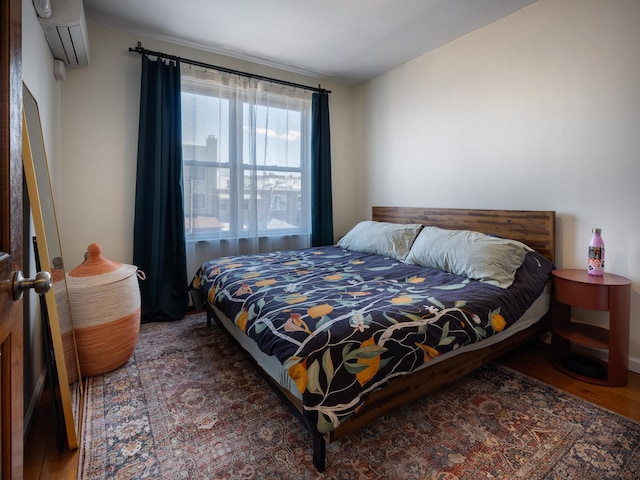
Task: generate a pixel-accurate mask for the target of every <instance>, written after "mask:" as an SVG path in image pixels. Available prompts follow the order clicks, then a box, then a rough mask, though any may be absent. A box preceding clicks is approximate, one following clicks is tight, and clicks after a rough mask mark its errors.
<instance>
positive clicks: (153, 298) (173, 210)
mask: <svg viewBox="0 0 640 480" xmlns="http://www.w3.org/2000/svg"><path fill="white" fill-rule="evenodd" d="M180 109H181V102H180V66H179V64H178V63H177V62H165V61H163V60H161V59H157V60H155V61H152V60H150V59H149V57H148V56H147V55H142V80H141V86H140V122H139V127H138V166H137V173H136V200H135V201H136V203H135V219H134V229H133V263H134V264H135V265H136V266H137V267H138V268H139V269H140V270H142V271H143V272H144V273H145V275H146V280H143V281H141V282H140V294H141V297H142V321H143V322H151V321H164V320H178V319H181V318H182V317H184V315H185V313H186V312H187V307H188V303H189V292H188V280H187V261H186V250H185V238H184V206H183V200H182V123H181V110H180Z"/></svg>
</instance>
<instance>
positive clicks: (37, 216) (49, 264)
mask: <svg viewBox="0 0 640 480" xmlns="http://www.w3.org/2000/svg"><path fill="white" fill-rule="evenodd" d="M23 90H24V95H23V108H22V131H23V134H22V163H23V166H24V174H25V180H26V183H27V190H28V193H29V201H30V203H31V212H32V216H33V224H34V228H35V233H36V240H37V243H38V257H39V260H40V266H41V267H42V270H46V271H48V272H49V273H50V274H51V276H52V278H53V277H54V272H53V271H52V270H53V261H52V260H53V259H51V258H50V253H49V252H50V246H51V245H53V243H52V242H57V244H56V245H57V246H58V249H59V251H60V259H62V246H61V243H60V233H59V229H58V221H57V218H56V210H55V203H54V201H53V190H52V188H51V177H50V173H49V165H48V161H47V155H46V149H45V147H44V138H43V134H42V124H41V121H40V111H39V108H38V102H37V101H36V99H35V97H34V96H33V95H32V94H31V92H30V91H29V89H28V87H27V86H26V85H25V84H24V83H23ZM27 102H30V103H31V102H32V103H33V106H31V105H29V106H28V107H27ZM33 110H35V113H32V111H33ZM34 142H41V145H37V146H36V147H37V149H33V148H32V145H35V143H34ZM34 150H36V151H35V153H36V154H38V151H39V150H41V151H42V157H43V158H42V159H36V158H34V156H33V155H34ZM36 161H41V162H44V168H42V165H41V170H42V171H46V175H45V174H44V173H42V172H41V173H40V176H41V177H45V176H46V178H40V179H38V178H37V175H36V171H37V170H36V166H35V162H36ZM45 195H49V197H50V203H51V205H50V206H51V208H52V209H53V217H54V218H52V219H48V220H49V222H51V221H52V222H53V223H52V225H53V227H51V226H50V227H49V230H51V231H49V232H47V230H46V228H45V219H44V217H43V209H42V203H41V199H42V198H43V196H45ZM47 201H48V200H47ZM53 230H55V232H54V231H53ZM61 266H62V274H63V275H62V277H63V278H62V279H63V280H64V282H66V277H65V275H66V272H65V270H64V263H63V262H62V265H61ZM56 269H57V268H56ZM55 283H56V282H55V279H54V282H53V283H52V286H51V288H50V289H49V291H48V292H47V293H46V294H45V304H46V307H47V312H46V315H48V319H49V322H48V323H49V330H50V335H51V343H52V347H53V354H54V357H55V367H56V373H57V377H58V385H57V387H58V388H59V395H60V402H61V404H62V413H63V417H64V425H65V430H66V438H67V445H68V446H69V449H72V450H73V449H76V448H78V444H79V438H80V429H81V425H82V413H83V412H82V410H83V403H84V402H83V400H84V396H83V393H84V388H83V384H82V375H81V372H80V364H79V361H78V352H77V348H76V343H75V336H74V330H73V323H72V322H71V312H70V311H69V312H68V315H69V317H68V318H69V324H70V328H71V335H72V337H71V338H72V343H73V352H72V353H73V355H72V356H73V357H74V360H75V367H76V369H77V370H76V372H74V373H77V377H78V378H77V385H76V386H75V388H76V389H77V395H76V398H75V399H74V400H75V401H72V397H71V388H70V384H69V372H68V370H67V365H66V356H65V351H64V344H63V340H62V333H63V332H62V329H61V326H60V325H61V324H60V315H59V310H58V301H57V299H56V293H55V288H54V285H55ZM65 289H66V287H65ZM64 294H65V295H67V302H66V307H67V308H69V302H68V292H67V291H66V290H65V292H64ZM61 303H63V302H61ZM44 314H45V312H43V315H44ZM43 334H44V335H46V334H47V333H46V332H43ZM51 394H52V395H55V394H56V392H51ZM74 407H75V408H74ZM74 410H75V411H74Z"/></svg>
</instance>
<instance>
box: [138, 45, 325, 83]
mask: <svg viewBox="0 0 640 480" xmlns="http://www.w3.org/2000/svg"><path fill="white" fill-rule="evenodd" d="M129 51H130V52H135V53H138V54H140V55H143V54H145V55H151V56H153V57H159V58H164V59H167V60H173V61H175V62H180V63H187V64H189V65H196V66H198V67H204V68H211V69H213V70H218V71H220V72H226V73H232V74H234V75H240V76H241V77H248V78H255V79H257V80H265V81H267V82H271V83H279V84H281V85H287V86H289V87H296V88H302V89H304V90H312V91H314V92H318V93H331V90H325V89H324V88H322V87H320V86H319V85H318V87H309V86H308V85H301V84H299V83H293V82H287V81H286V80H278V79H277V78H270V77H263V76H262V75H254V74H253V73H246V72H240V71H239V70H232V69H230V68H224V67H218V66H216V65H210V64H208V63H203V62H199V61H197V60H189V59H188V58H182V57H177V56H175V55H169V54H167V53H162V52H154V51H153V50H147V49H146V48H143V47H142V44H141V43H140V42H138V46H136V47H135V48H131V47H129Z"/></svg>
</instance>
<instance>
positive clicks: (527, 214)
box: [207, 207, 555, 472]
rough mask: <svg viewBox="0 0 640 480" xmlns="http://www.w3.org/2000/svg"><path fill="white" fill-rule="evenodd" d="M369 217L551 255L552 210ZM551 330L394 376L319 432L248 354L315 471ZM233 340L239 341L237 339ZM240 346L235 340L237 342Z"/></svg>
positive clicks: (537, 328) (427, 211)
mask: <svg viewBox="0 0 640 480" xmlns="http://www.w3.org/2000/svg"><path fill="white" fill-rule="evenodd" d="M372 220H376V221H381V222H392V223H420V224H423V225H431V226H436V227H441V228H447V229H457V230H474V231H478V232H482V233H486V234H491V235H498V236H502V237H507V238H512V239H514V240H519V241H521V242H523V243H526V244H527V245H529V246H530V247H531V248H533V249H534V250H536V251H537V252H539V253H541V254H542V255H544V256H545V257H547V258H549V259H550V260H551V261H554V257H555V212H553V211H526V210H478V209H451V208H415V207H373V209H372ZM212 319H213V320H215V321H216V323H217V324H218V325H219V326H220V327H221V328H222V329H223V331H225V332H226V333H228V334H229V336H230V337H231V338H232V339H233V340H234V341H235V339H234V338H233V336H232V335H231V334H230V333H229V332H228V331H227V330H226V329H225V327H224V325H223V323H222V322H220V321H219V320H218V315H217V313H216V312H215V311H214V310H213V309H212V307H211V306H210V305H209V304H208V303H207V324H211V320H212ZM548 330H549V314H548V313H547V315H545V317H544V318H543V319H542V320H541V321H539V322H536V323H535V324H533V325H532V326H530V327H529V328H527V329H525V330H522V331H520V332H518V333H516V334H514V335H512V336H511V337H509V338H507V339H505V340H503V341H502V342H499V343H497V344H493V345H490V346H488V347H485V348H482V349H479V350H473V351H471V352H466V353H462V354H458V355H455V356H453V357H450V358H448V359H446V360H443V361H441V362H439V363H436V364H434V365H432V366H427V367H426V368H423V369H421V370H418V371H417V372H414V373H411V374H408V375H405V376H403V377H400V378H397V379H395V380H393V381H391V382H390V383H388V384H387V385H386V386H384V387H383V388H380V389H379V390H376V391H375V392H373V393H371V394H370V395H369V396H368V397H367V400H366V402H365V404H364V405H363V406H362V408H361V409H360V410H359V411H358V413H357V414H356V415H354V416H352V417H350V418H349V419H348V420H346V421H344V422H342V423H341V424H340V425H339V426H338V427H337V428H336V429H335V430H334V431H332V432H329V433H327V434H324V435H322V434H320V433H318V431H317V430H316V429H315V426H314V425H310V424H309V423H308V422H307V420H306V419H305V417H304V415H303V413H302V402H301V401H300V399H298V398H296V397H295V396H293V395H292V394H291V393H290V392H289V391H288V390H286V389H284V388H283V387H281V386H280V385H279V384H278V383H277V382H276V381H274V380H273V379H272V378H271V377H270V376H269V375H267V374H266V373H265V372H264V371H263V370H262V368H261V367H260V365H259V364H258V363H257V362H256V361H255V360H254V359H253V358H252V357H251V356H250V355H249V354H248V353H247V352H245V353H247V356H248V357H249V358H250V359H251V360H252V361H253V363H254V364H255V365H256V367H257V368H258V370H259V371H260V372H261V373H262V374H263V376H264V378H265V379H266V380H267V381H268V383H269V384H270V385H271V386H272V388H273V389H274V390H275V391H276V393H278V394H279V395H280V396H281V397H282V398H283V400H284V401H285V403H286V404H287V405H288V406H289V407H290V408H291V410H292V412H293V413H294V414H295V415H296V416H297V417H298V418H299V419H300V420H301V421H302V423H303V424H304V425H305V427H306V428H307V429H308V430H309V432H310V433H311V437H312V440H313V464H314V465H315V467H316V468H317V469H318V471H320V472H323V471H324V469H325V463H326V461H325V450H326V443H327V442H332V441H334V440H338V439H339V438H341V437H343V436H345V435H348V434H349V433H351V432H353V431H354V430H356V429H358V428H360V427H363V426H364V425H367V424H369V423H371V422H373V421H375V420H376V419H378V418H380V417H381V416H382V415H384V414H385V413H387V412H389V411H391V410H394V409H396V408H398V407H400V406H401V405H405V404H407V403H409V402H412V401H414V400H416V399H418V398H420V397H423V396H425V395H427V394H429V393H431V392H434V391H436V390H439V389H441V388H443V387H446V386H448V385H450V384H452V383H453V382H455V381H456V380H458V379H460V378H461V377H463V376H465V375H467V374H469V373H470V372H472V371H474V370H476V369H477V368H479V367H481V366H482V365H484V364H486V363H488V362H491V361H492V360H494V359H496V358H498V357H500V356H501V355H504V354H505V353H507V352H509V351H511V350H514V349H516V348H518V347H519V346H521V345H524V344H525V343H528V342H530V341H532V340H534V339H536V338H538V337H539V336H541V335H544V334H545V333H546V332H547V331H548ZM236 343H237V342H236ZM238 345H239V344H238Z"/></svg>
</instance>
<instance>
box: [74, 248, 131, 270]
mask: <svg viewBox="0 0 640 480" xmlns="http://www.w3.org/2000/svg"><path fill="white" fill-rule="evenodd" d="M87 253H88V254H89V256H88V258H87V259H86V260H85V261H84V262H83V263H81V264H80V265H78V266H77V267H76V268H74V269H73V270H71V271H70V272H69V273H68V275H69V276H70V277H92V276H94V275H102V274H103V273H110V272H113V271H115V270H117V269H119V268H120V267H121V266H122V264H121V263H118V262H114V261H113V260H108V259H106V258H104V257H103V256H102V248H101V247H100V245H99V244H97V243H92V244H91V245H89V246H88V247H87Z"/></svg>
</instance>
